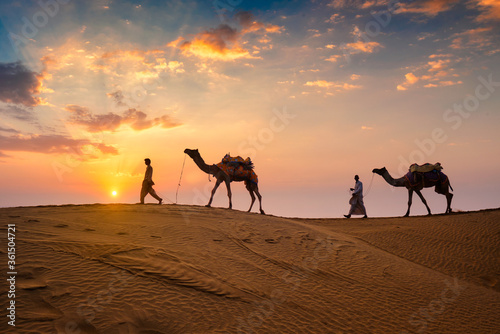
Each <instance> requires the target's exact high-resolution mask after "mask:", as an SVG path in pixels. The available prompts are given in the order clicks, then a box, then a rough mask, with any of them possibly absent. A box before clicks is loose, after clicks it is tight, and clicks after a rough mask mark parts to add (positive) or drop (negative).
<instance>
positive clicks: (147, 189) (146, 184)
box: [141, 159, 163, 204]
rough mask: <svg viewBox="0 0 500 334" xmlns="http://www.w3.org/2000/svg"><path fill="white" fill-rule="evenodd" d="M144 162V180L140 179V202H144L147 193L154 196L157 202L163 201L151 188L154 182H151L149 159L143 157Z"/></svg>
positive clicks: (151, 171) (151, 170)
mask: <svg viewBox="0 0 500 334" xmlns="http://www.w3.org/2000/svg"><path fill="white" fill-rule="evenodd" d="M144 163H145V164H146V166H147V167H146V173H145V174H144V180H143V181H142V189H141V204H144V197H146V195H147V194H150V195H151V196H153V197H154V198H156V199H157V200H158V201H159V203H158V204H161V202H162V201H163V199H161V198H160V196H158V195H157V194H156V191H155V190H154V189H153V185H154V184H155V183H154V182H153V167H151V160H150V159H144Z"/></svg>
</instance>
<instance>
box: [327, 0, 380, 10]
mask: <svg viewBox="0 0 500 334" xmlns="http://www.w3.org/2000/svg"><path fill="white" fill-rule="evenodd" d="M388 4H389V0H368V1H366V0H333V1H331V2H330V3H329V4H328V6H329V7H333V8H335V9H341V8H355V9H365V8H371V7H374V6H387V5H388Z"/></svg>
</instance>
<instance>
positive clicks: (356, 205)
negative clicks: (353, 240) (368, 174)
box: [344, 175, 368, 218]
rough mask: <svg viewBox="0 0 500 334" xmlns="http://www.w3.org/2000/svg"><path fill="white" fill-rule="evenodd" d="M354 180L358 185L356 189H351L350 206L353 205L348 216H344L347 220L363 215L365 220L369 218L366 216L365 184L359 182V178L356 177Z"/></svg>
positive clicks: (355, 186)
mask: <svg viewBox="0 0 500 334" xmlns="http://www.w3.org/2000/svg"><path fill="white" fill-rule="evenodd" d="M354 180H356V184H355V185H354V188H351V191H352V197H351V199H350V200H349V204H351V209H350V210H349V213H348V214H347V215H344V217H346V218H351V215H363V218H368V216H367V215H366V208H365V204H364V203H363V183H362V182H361V181H360V180H359V176H357V175H356V176H354Z"/></svg>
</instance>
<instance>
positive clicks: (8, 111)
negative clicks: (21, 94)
mask: <svg viewBox="0 0 500 334" xmlns="http://www.w3.org/2000/svg"><path fill="white" fill-rule="evenodd" d="M0 114H4V115H6V116H8V117H11V118H15V119H17V120H20V121H23V122H31V121H36V117H35V114H34V113H33V112H32V111H29V110H26V109H24V108H21V107H19V106H17V105H7V106H6V107H4V108H0Z"/></svg>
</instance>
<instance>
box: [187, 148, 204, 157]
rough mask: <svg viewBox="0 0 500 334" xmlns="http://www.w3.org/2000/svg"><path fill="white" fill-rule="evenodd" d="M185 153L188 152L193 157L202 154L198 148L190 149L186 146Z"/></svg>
mask: <svg viewBox="0 0 500 334" xmlns="http://www.w3.org/2000/svg"><path fill="white" fill-rule="evenodd" d="M184 153H186V154H187V155H189V156H190V157H191V158H193V157H194V156H199V155H200V152H198V149H195V150H190V149H189V148H186V149H185V150H184Z"/></svg>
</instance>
